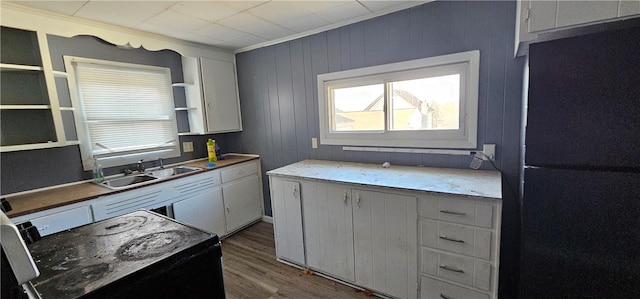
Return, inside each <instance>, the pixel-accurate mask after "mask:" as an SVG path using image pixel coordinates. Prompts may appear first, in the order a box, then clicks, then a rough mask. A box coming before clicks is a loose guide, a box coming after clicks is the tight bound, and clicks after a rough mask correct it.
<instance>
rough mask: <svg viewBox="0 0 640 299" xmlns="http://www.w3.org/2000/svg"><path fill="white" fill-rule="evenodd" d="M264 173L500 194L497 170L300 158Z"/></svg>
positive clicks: (363, 183) (455, 192)
mask: <svg viewBox="0 0 640 299" xmlns="http://www.w3.org/2000/svg"><path fill="white" fill-rule="evenodd" d="M267 175H274V176H282V177H291V178H305V179H312V180H323V181H332V182H344V183H351V184H360V185H369V186H377V187H386V188H394V189H404V190H411V191H427V192H438V193H448V194H458V195H470V196H481V197H486V198H492V199H501V198H502V179H501V176H500V172H498V171H493V170H472V169H453V168H433V167H415V166H396V165H391V166H390V167H389V168H383V167H382V165H381V164H365V163H351V162H337V161H324V160H304V161H300V162H298V163H294V164H290V165H287V166H284V167H281V168H277V169H274V170H271V171H268V172H267Z"/></svg>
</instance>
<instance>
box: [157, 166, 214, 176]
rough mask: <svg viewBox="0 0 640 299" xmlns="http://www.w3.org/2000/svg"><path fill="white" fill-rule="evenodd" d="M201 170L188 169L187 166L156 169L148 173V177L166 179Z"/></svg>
mask: <svg viewBox="0 0 640 299" xmlns="http://www.w3.org/2000/svg"><path fill="white" fill-rule="evenodd" d="M198 170H202V168H198V167H189V166H176V167H171V168H165V169H156V170H153V171H150V172H149V175H151V176H154V177H158V178H166V177H170V176H174V175H181V174H185V173H190V172H194V171H198Z"/></svg>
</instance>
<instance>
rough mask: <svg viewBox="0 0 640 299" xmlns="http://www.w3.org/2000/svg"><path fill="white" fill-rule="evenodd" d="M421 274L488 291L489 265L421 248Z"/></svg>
mask: <svg viewBox="0 0 640 299" xmlns="http://www.w3.org/2000/svg"><path fill="white" fill-rule="evenodd" d="M422 272H423V273H425V274H431V275H434V276H439V277H442V278H445V279H449V280H451V281H455V282H459V283H463V284H466V285H468V286H474V287H477V288H480V289H483V290H487V291H489V290H490V288H491V264H489V263H486V262H481V261H478V260H474V259H471V258H465V257H459V256H453V255H449V254H444V253H438V252H435V251H432V250H429V249H427V248H422Z"/></svg>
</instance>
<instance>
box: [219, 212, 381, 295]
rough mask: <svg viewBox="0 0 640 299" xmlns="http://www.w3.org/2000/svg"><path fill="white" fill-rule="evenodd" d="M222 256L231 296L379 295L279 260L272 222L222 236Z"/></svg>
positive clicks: (225, 279)
mask: <svg viewBox="0 0 640 299" xmlns="http://www.w3.org/2000/svg"><path fill="white" fill-rule="evenodd" d="M222 256H223V261H224V262H223V263H224V285H225V292H226V293H227V299H249V298H250V299H262V298H265V299H266V298H296V299H307V298H308V299H312V298H360V299H363V298H369V297H371V298H376V297H375V296H367V295H366V294H364V293H363V292H359V291H356V290H355V289H353V288H351V287H349V286H345V285H343V284H340V283H337V282H334V281H331V280H328V279H326V278H323V277H320V276H317V275H309V274H304V273H303V272H302V270H300V269H298V268H294V267H291V266H288V265H285V264H283V263H280V262H278V261H277V260H276V255H275V243H274V239H273V226H272V225H271V224H270V223H266V222H258V223H256V224H254V225H252V226H250V227H249V228H247V229H245V230H243V231H241V232H239V233H237V234H235V235H233V236H231V237H229V238H227V239H225V240H222Z"/></svg>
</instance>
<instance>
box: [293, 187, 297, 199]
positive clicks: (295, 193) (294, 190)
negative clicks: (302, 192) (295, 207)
mask: <svg viewBox="0 0 640 299" xmlns="http://www.w3.org/2000/svg"><path fill="white" fill-rule="evenodd" d="M293 197H294V198H298V188H295V187H294V188H293Z"/></svg>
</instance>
